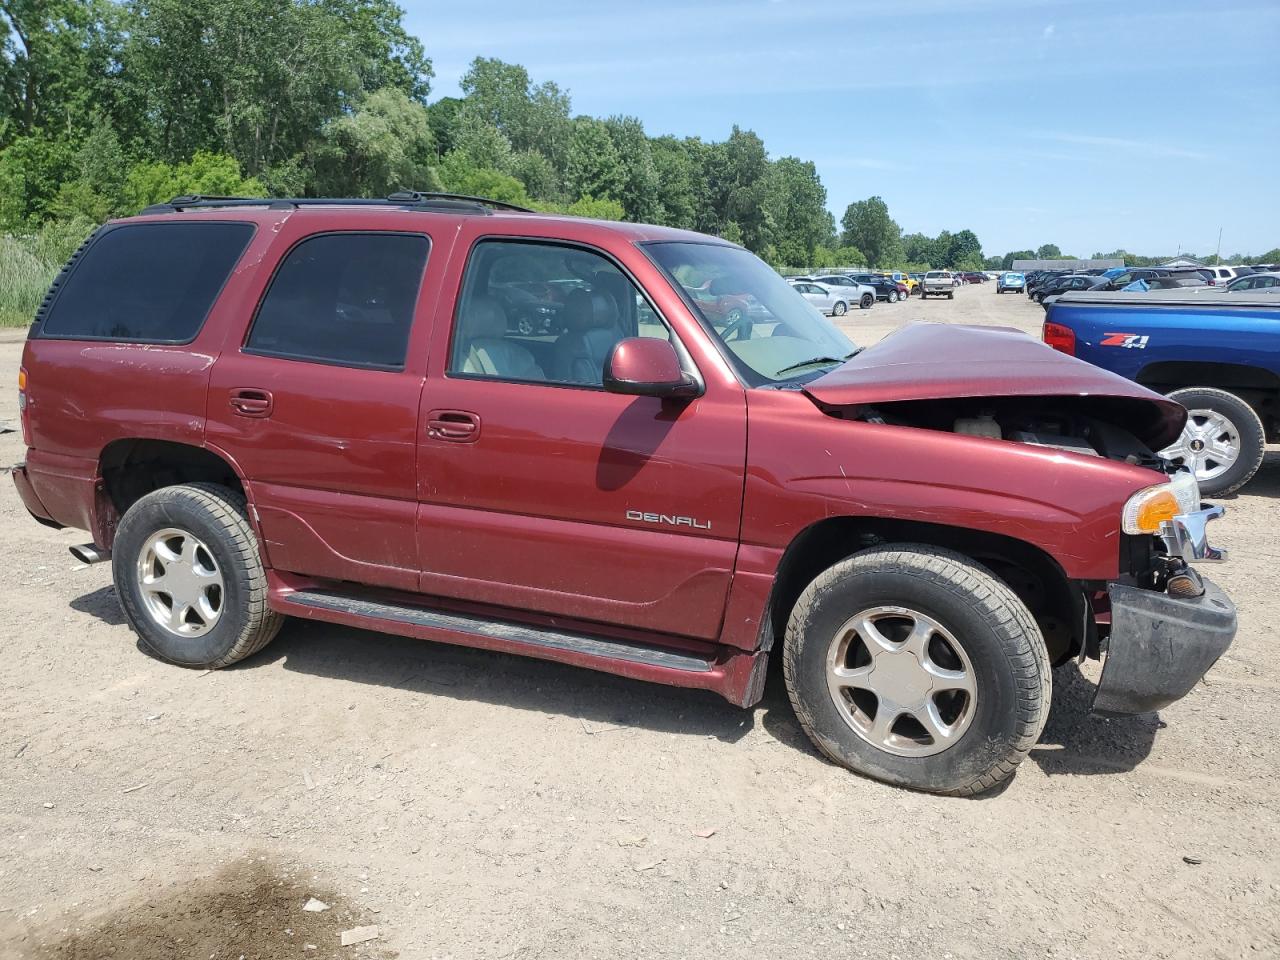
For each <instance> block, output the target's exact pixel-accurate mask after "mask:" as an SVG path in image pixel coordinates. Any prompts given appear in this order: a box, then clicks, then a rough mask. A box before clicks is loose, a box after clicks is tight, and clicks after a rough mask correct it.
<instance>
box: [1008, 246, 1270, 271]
mask: <svg viewBox="0 0 1280 960" xmlns="http://www.w3.org/2000/svg"><path fill="white" fill-rule="evenodd" d="M1175 256H1185V257H1191V258H1192V259H1193V260H1199V261H1200V262H1201V263H1203V264H1206V265H1209V266H1216V265H1217V264H1220V263H1235V264H1240V263H1277V262H1280V247H1276V248H1274V249H1271V250H1268V251H1267V252H1266V253H1261V254H1258V255H1256V256H1255V255H1253V254H1250V253H1233V254H1232V255H1231V256H1229V257H1223V256H1219V255H1218V254H1216V253H1211V254H1206V255H1204V256H1199V257H1197V256H1196V255H1195V254H1194V253H1186V252H1183V253H1181V254H1172V253H1165V254H1160V255H1157V256H1144V255H1142V254H1140V253H1130V252H1129V251H1128V250H1112V251H1111V252H1109V253H1094V255H1093V256H1092V257H1076V256H1074V255H1072V254H1069V253H1063V252H1062V250H1061V249H1059V247H1058V245H1057V244H1056V243H1046V244H1043V245H1041V246H1040V247H1038V248H1037V249H1035V250H1011V251H1009V252H1008V253H1006V254H1005V255H1004V256H1003V257H990V258H988V260H987V261H986V264H987V269H988V270H1008V269H1010V268H1011V267H1012V266H1013V261H1015V260H1123V261H1124V265H1125V266H1126V267H1155V266H1159V265H1160V264H1162V263H1165V262H1167V261H1169V260H1172V259H1173V258H1174V257H1175Z"/></svg>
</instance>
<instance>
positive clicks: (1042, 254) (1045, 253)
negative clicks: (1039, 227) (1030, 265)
mask: <svg viewBox="0 0 1280 960" xmlns="http://www.w3.org/2000/svg"><path fill="white" fill-rule="evenodd" d="M1061 258H1062V250H1061V249H1060V248H1059V247H1058V245H1057V244H1056V243H1043V244H1041V245H1040V246H1039V247H1038V248H1037V249H1036V259H1037V260H1059V259H1061Z"/></svg>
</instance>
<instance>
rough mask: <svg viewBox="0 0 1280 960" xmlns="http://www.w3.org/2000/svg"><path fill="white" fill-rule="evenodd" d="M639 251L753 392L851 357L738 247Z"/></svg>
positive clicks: (804, 305) (657, 246)
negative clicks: (685, 302)
mask: <svg viewBox="0 0 1280 960" xmlns="http://www.w3.org/2000/svg"><path fill="white" fill-rule="evenodd" d="M644 249H645V250H646V252H648V254H649V256H651V257H652V258H653V260H654V262H655V263H657V264H658V266H659V267H660V268H661V269H662V271H663V272H664V273H665V274H666V275H667V277H668V278H669V279H670V280H671V282H672V284H673V286H675V288H676V289H677V290H679V291H682V292H683V293H684V295H685V298H686V299H687V300H688V301H689V303H690V305H692V307H693V309H694V310H695V311H696V312H697V313H698V314H699V316H700V317H701V319H702V321H703V323H704V325H705V326H706V328H707V329H708V330H710V331H711V332H712V333H714V334H715V336H716V338H717V339H718V340H719V341H720V344H721V345H722V347H723V348H724V349H723V352H724V353H725V354H726V355H727V356H728V357H729V358H730V359H731V360H732V361H733V363H734V366H736V367H737V368H738V372H739V373H740V374H741V375H742V377H743V378H744V379H745V380H746V381H747V383H748V384H750V385H751V386H754V387H759V386H771V385H774V384H782V383H785V384H788V385H792V384H796V383H804V382H807V381H809V380H812V379H814V378H815V377H817V376H820V375H821V374H823V373H825V372H827V371H828V370H830V369H831V368H832V367H835V366H837V365H839V364H840V363H842V362H844V360H846V359H848V358H849V357H851V356H852V355H853V354H854V353H856V352H857V349H858V348H857V347H855V346H854V344H853V342H852V341H851V340H850V339H849V338H848V337H846V336H845V335H844V334H843V333H841V332H840V331H839V330H838V329H836V327H835V326H834V325H833V324H832V323H831V322H830V321H828V320H827V318H826V317H824V316H823V315H822V314H821V313H819V312H818V311H817V310H816V309H815V308H814V307H812V306H810V304H809V303H808V302H807V301H805V299H804V297H802V296H801V295H800V293H798V292H797V291H796V290H794V289H792V287H791V286H789V285H788V284H787V282H786V281H785V280H783V279H782V277H780V276H778V274H777V272H776V271H775V270H774V269H773V268H772V267H770V266H768V265H767V264H766V263H764V261H762V260H760V259H759V258H758V257H756V256H755V255H754V254H752V253H748V252H747V251H746V250H743V249H741V248H740V247H728V246H721V245H719V244H710V243H680V242H674V243H649V244H645V245H644Z"/></svg>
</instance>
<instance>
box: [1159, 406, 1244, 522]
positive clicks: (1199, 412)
mask: <svg viewBox="0 0 1280 960" xmlns="http://www.w3.org/2000/svg"><path fill="white" fill-rule="evenodd" d="M1169 399H1170V400H1177V401H1178V402H1179V403H1180V404H1182V405H1183V406H1184V407H1186V408H1187V424H1186V426H1185V427H1183V429H1182V435H1181V436H1180V437H1178V439H1177V440H1176V441H1174V442H1173V444H1171V445H1170V446H1168V447H1165V449H1163V450H1161V451H1160V456H1162V457H1164V458H1165V459H1166V460H1169V461H1171V462H1172V463H1175V464H1177V465H1178V466H1182V467H1186V468H1187V469H1188V470H1190V471H1191V472H1192V473H1193V474H1195V478H1196V480H1197V481H1198V482H1199V484H1200V492H1201V493H1202V494H1203V495H1205V496H1207V497H1221V496H1225V495H1227V494H1229V493H1235V492H1236V491H1237V490H1239V489H1240V488H1241V487H1243V486H1244V485H1245V484H1246V483H1248V482H1249V480H1251V479H1252V478H1253V475H1254V474H1255V473H1257V472H1258V468H1259V467H1260V466H1262V458H1263V456H1264V455H1265V454H1266V450H1267V448H1266V443H1267V441H1266V431H1265V430H1264V429H1263V426H1262V420H1261V419H1260V418H1259V417H1258V414H1257V413H1256V412H1255V411H1254V409H1253V407H1251V406H1249V404H1247V403H1245V402H1244V401H1243V400H1241V399H1240V398H1239V397H1237V396H1236V395H1235V394H1234V393H1228V392H1227V391H1226V390H1218V389H1215V388H1213V387H1187V388H1186V389H1183V390H1175V391H1173V393H1171V394H1169Z"/></svg>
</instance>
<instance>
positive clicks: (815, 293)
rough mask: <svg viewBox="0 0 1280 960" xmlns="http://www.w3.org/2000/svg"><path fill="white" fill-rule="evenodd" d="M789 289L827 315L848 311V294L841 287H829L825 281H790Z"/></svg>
mask: <svg viewBox="0 0 1280 960" xmlns="http://www.w3.org/2000/svg"><path fill="white" fill-rule="evenodd" d="M791 289H792V290H794V291H795V292H796V293H798V294H800V296H802V297H804V298H805V299H806V300H808V301H809V303H811V304H813V306H815V307H817V308H818V309H819V310H821V311H822V312H823V313H825V314H827V315H828V316H831V317H843V316H844V315H845V314H846V313H848V312H849V299H850V294H849V293H846V292H845V289H844V288H843V287H829V286H827V285H826V284H825V283H814V282H813V281H812V280H798V281H793V282H792V283H791Z"/></svg>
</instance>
